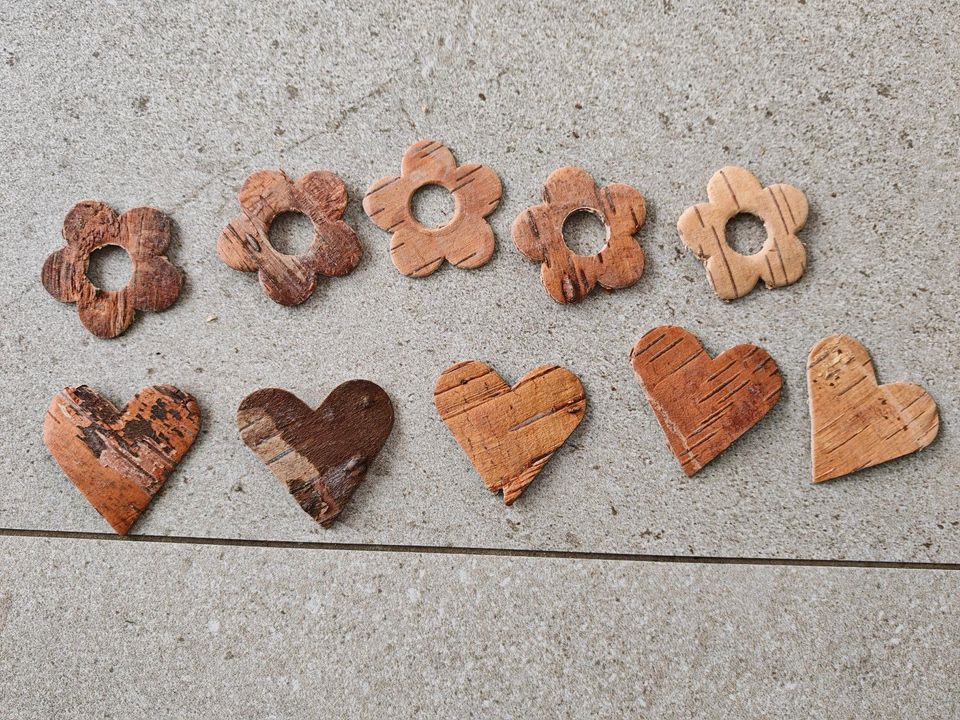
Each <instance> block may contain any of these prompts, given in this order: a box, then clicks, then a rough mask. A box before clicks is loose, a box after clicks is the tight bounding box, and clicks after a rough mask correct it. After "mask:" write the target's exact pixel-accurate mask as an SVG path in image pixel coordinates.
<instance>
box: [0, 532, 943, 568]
mask: <svg viewBox="0 0 960 720" xmlns="http://www.w3.org/2000/svg"><path fill="white" fill-rule="evenodd" d="M0 537H27V538H53V539H58V540H109V541H115V542H133V543H167V544H170V545H212V546H221V547H222V546H226V547H243V548H271V549H282V550H349V551H353V552H379V553H412V554H422V555H484V556H493V557H507V558H514V557H516V558H541V559H548V560H617V561H620V562H654V563H685V564H696V565H760V566H769V567H826V568H867V569H881V570H953V571H960V563H937V562H896V561H888V560H817V559H805V558H762V557H719V556H717V557H714V556H710V555H653V554H642V553H639V554H632V553H605V552H577V551H568V550H524V549H520V548H484V547H459V546H443V545H386V544H374V543H333V542H306V541H297V540H245V539H242V538H213V537H211V538H205V537H188V536H183V535H126V536H121V535H114V534H112V533H96V532H74V531H68V530H20V529H16V528H0Z"/></svg>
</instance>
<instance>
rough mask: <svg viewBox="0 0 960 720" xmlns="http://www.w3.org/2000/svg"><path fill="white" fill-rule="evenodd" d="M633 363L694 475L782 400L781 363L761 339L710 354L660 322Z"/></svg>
mask: <svg viewBox="0 0 960 720" xmlns="http://www.w3.org/2000/svg"><path fill="white" fill-rule="evenodd" d="M630 361H631V362H632V363H633V370H634V372H635V373H636V374H637V378H638V379H639V380H640V384H641V385H642V386H643V390H644V392H645V393H646V395H647V400H649V401H650V405H651V406H652V407H653V411H654V412H655V413H656V415H657V421H658V422H659V423H660V427H662V428H663V431H664V433H666V435H667V441H668V442H669V443H670V449H671V450H672V451H673V454H674V455H676V456H677V460H679V461H680V466H681V467H682V468H683V471H684V472H685V473H686V474H687V475H693V474H694V473H696V472H697V471H698V470H699V469H700V468H702V467H703V466H704V465H706V464H707V463H708V462H710V461H711V460H713V459H714V458H715V457H716V456H717V455H719V454H720V453H722V452H723V451H724V450H726V449H727V448H728V447H729V446H730V444H731V443H733V441H734V440H736V439H737V438H738V437H740V436H741V435H743V433H745V432H746V431H747V430H749V429H750V428H751V427H753V426H754V425H755V424H756V423H757V422H758V421H759V420H760V418H762V417H763V416H764V415H766V414H767V413H768V412H769V411H770V409H771V408H772V407H773V406H774V405H776V404H777V401H778V400H779V399H780V384H781V380H780V371H779V369H777V364H776V363H775V362H774V361H773V358H771V357H770V356H769V355H768V354H767V351H766V350H764V349H763V348H760V347H757V346H756V345H737V346H736V347H733V348H730V349H729V350H727V351H726V352H723V353H721V354H720V355H717V357H715V358H713V359H711V358H710V356H709V355H708V354H707V352H706V350H704V349H703V345H701V344H700V341H699V340H698V339H697V337H696V336H695V335H694V334H693V333H691V332H689V331H687V330H684V329H683V328H681V327H676V326H675V325H661V326H660V327H657V328H654V329H653V330H651V331H650V332H648V333H647V334H646V335H644V336H643V337H642V338H640V339H639V340H638V341H637V343H636V345H634V346H633V352H631V354H630Z"/></svg>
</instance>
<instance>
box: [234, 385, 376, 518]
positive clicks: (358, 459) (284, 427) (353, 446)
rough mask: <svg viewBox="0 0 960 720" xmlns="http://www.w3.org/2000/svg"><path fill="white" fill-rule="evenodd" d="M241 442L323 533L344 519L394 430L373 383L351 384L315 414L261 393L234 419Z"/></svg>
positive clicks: (277, 393) (283, 396)
mask: <svg viewBox="0 0 960 720" xmlns="http://www.w3.org/2000/svg"><path fill="white" fill-rule="evenodd" d="M237 426H238V427H239V428H240V437H241V438H243V441H244V442H245V443H246V444H247V446H248V447H249V448H250V449H251V450H253V452H254V453H256V455H257V457H259V458H260V459H261V460H262V461H263V462H264V463H265V464H266V465H267V467H269V468H270V470H271V471H272V472H273V474H274V475H276V476H277V477H278V478H279V479H280V480H281V481H283V483H284V484H285V485H286V486H287V489H288V490H289V491H290V494H291V495H293V497H294V498H295V499H296V501H297V502H298V503H300V507H301V508H303V510H304V511H305V512H306V513H307V514H308V515H310V517H312V518H313V519H314V520H316V521H317V522H319V523H320V524H322V525H323V526H324V527H330V525H332V524H333V521H334V520H335V519H336V517H337V516H338V515H339V514H340V513H341V512H342V511H343V508H344V505H346V504H347V502H348V501H349V500H350V497H351V496H352V495H353V492H354V490H356V489H357V487H358V486H359V485H360V483H362V482H363V481H364V479H365V478H366V476H367V468H368V467H369V466H370V463H371V462H373V459H374V458H375V457H376V456H377V453H379V452H380V448H382V447H383V444H384V443H385V442H386V441H387V436H389V435H390V431H391V430H392V429H393V403H391V402H390V397H389V396H388V395H387V393H386V392H385V391H384V390H383V388H381V387H380V386H379V385H377V384H376V383H372V382H370V381H369V380H350V381H348V382H345V383H343V384H342V385H339V386H337V387H336V388H334V390H333V392H331V393H330V394H329V395H328V396H327V398H326V399H325V400H324V401H323V402H322V403H321V404H320V407H319V408H317V409H316V410H313V409H311V408H310V407H309V406H308V405H306V404H305V403H304V402H303V401H302V400H300V399H299V398H298V397H297V396H296V395H294V394H293V393H290V392H287V391H286V390H280V389H278V388H265V389H262V390H257V391H256V392H253V393H251V394H250V395H248V396H247V397H245V398H244V399H243V402H241V403H240V408H239V410H238V411H237Z"/></svg>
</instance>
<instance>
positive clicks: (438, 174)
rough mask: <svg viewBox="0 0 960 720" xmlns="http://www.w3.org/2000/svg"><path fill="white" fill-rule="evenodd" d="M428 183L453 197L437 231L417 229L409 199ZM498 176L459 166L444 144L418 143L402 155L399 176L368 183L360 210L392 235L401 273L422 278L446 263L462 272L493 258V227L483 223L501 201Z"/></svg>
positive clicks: (480, 167)
mask: <svg viewBox="0 0 960 720" xmlns="http://www.w3.org/2000/svg"><path fill="white" fill-rule="evenodd" d="M426 185H438V186H440V187H443V188H446V189H447V190H449V191H450V194H451V195H452V196H453V206H454V209H453V217H452V218H451V219H450V221H449V222H447V223H445V224H444V225H441V226H440V227H436V228H430V227H425V226H423V225H421V224H420V223H419V222H418V221H417V219H416V218H415V217H414V215H413V196H414V194H415V193H416V191H417V190H419V189H420V188H422V187H424V186H426ZM500 193H501V186H500V178H499V177H497V174H496V173H495V172H493V170H491V169H490V168H488V167H486V166H485V165H478V164H476V163H471V164H468V165H459V166H458V165H457V161H456V160H455V159H454V157H453V153H451V152H450V150H449V149H447V148H446V147H445V146H444V145H442V144H441V143H438V142H437V141H436V140H420V141H419V142H416V143H414V144H413V145H411V146H410V147H409V148H407V151H406V152H405V153H404V154H403V159H402V160H401V164H400V175H399V176H392V177H383V178H380V179H379V180H376V181H374V182H373V183H371V184H370V187H369V189H368V190H367V194H366V197H364V198H363V209H364V210H365V211H366V213H367V216H368V217H369V218H370V219H371V220H372V221H373V222H374V223H376V224H377V226H378V227H380V228H382V229H383V230H386V231H387V232H389V233H392V237H391V238H390V258H391V260H393V264H394V265H395V266H396V268H397V270H399V271H400V272H401V273H403V274H404V275H409V276H411V277H425V276H427V275H429V274H431V273H432V272H433V271H434V270H436V269H437V268H439V267H440V266H441V265H442V264H443V261H444V260H446V261H448V262H449V263H451V264H452V265H455V266H456V267H459V268H464V269H468V270H469V269H473V268H478V267H480V266H481V265H485V264H486V263H487V262H488V261H489V260H490V257H491V256H492V255H493V247H494V238H493V229H492V228H491V227H490V224H489V223H488V222H487V221H486V220H485V218H486V216H487V215H489V214H490V213H492V212H493V211H494V210H495V209H496V207H497V205H498V204H499V202H500Z"/></svg>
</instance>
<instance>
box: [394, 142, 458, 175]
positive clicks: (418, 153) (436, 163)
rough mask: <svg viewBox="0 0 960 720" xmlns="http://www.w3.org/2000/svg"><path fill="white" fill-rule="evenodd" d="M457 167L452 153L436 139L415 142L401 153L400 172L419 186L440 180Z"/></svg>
mask: <svg viewBox="0 0 960 720" xmlns="http://www.w3.org/2000/svg"><path fill="white" fill-rule="evenodd" d="M456 167H457V161H456V160H455V159H454V157H453V153H451V152H450V150H448V149H447V147H446V146H445V145H443V144H442V143H438V142H437V141H436V140H420V141H419V142H415V143H414V144H413V145H411V146H410V147H409V148H407V151H406V152H405V153H404V154H403V160H402V161H401V162H400V174H401V175H402V176H403V177H405V178H407V179H409V180H410V181H411V182H413V184H414V185H417V186H420V185H423V184H426V183H430V182H436V181H438V180H442V179H443V178H444V177H445V176H446V174H447V173H449V172H452V171H453V170H455V169H456Z"/></svg>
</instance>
